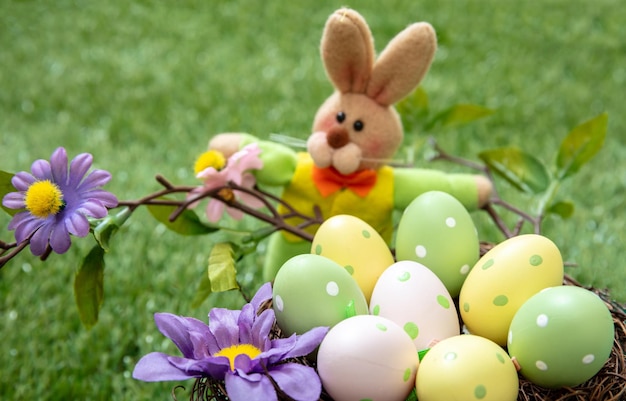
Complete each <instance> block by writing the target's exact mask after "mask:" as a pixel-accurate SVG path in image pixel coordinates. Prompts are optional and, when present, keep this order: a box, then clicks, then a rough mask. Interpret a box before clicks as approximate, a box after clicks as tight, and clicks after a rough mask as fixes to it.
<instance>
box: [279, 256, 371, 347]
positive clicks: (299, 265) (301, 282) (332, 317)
mask: <svg viewBox="0 0 626 401" xmlns="http://www.w3.org/2000/svg"><path fill="white" fill-rule="evenodd" d="M272 308H273V309H274V312H275V314H276V322H277V323H278V326H279V327H280V328H281V330H282V331H283V334H284V335H286V336H289V335H291V334H293V333H298V334H302V333H304V332H306V331H308V330H310V329H312V328H314V327H318V326H328V327H332V326H334V325H335V324H337V323H338V322H340V321H342V320H344V319H346V318H348V317H350V316H354V315H363V314H367V313H368V308H367V302H366V301H365V296H364V295H363V291H361V289H360V288H359V286H358V284H357V283H356V281H355V280H354V279H353V278H352V277H351V276H350V274H349V273H348V272H347V271H346V270H345V269H344V268H343V267H342V266H340V265H339V264H337V263H336V262H334V261H332V260H330V259H328V258H326V257H324V256H320V255H314V254H302V255H297V256H294V257H292V258H291V259H289V260H287V261H286V262H285V263H284V264H283V265H282V266H281V268H280V270H278V273H277V274H276V278H275V280H274V285H273V294H272Z"/></svg>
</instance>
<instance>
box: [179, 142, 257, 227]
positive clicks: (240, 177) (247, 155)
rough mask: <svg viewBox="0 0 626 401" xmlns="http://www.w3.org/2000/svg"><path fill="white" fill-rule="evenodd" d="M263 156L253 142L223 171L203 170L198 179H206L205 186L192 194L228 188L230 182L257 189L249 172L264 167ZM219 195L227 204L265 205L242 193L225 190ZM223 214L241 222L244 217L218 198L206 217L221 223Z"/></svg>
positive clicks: (210, 168)
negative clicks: (231, 201) (235, 202)
mask: <svg viewBox="0 0 626 401" xmlns="http://www.w3.org/2000/svg"><path fill="white" fill-rule="evenodd" d="M260 153H261V149H259V146H258V145H257V144H256V143H251V144H249V145H246V146H245V147H244V148H242V149H241V150H240V151H239V152H237V153H235V154H233V155H232V156H230V157H229V158H228V160H227V161H226V166H225V167H224V168H223V169H221V170H216V169H215V168H214V167H207V168H205V169H204V170H202V171H200V172H199V173H198V174H197V175H196V177H198V178H200V179H202V180H204V185H203V186H202V187H199V188H197V189H195V190H193V191H191V195H195V194H199V193H203V192H206V191H210V190H213V189H216V188H220V187H226V186H228V183H229V182H233V183H235V184H237V185H240V186H242V187H244V188H249V189H252V188H254V185H255V184H256V178H255V177H254V175H252V173H250V170H258V169H260V168H262V167H263V162H262V161H261V159H260V158H259V154H260ZM219 195H220V196H221V197H222V198H223V199H225V200H227V201H230V200H237V201H239V202H241V203H243V204H245V205H247V206H250V207H253V208H255V209H258V208H261V207H263V202H261V201H260V200H259V199H258V198H256V197H254V196H253V195H250V194H248V193H245V192H242V191H236V190H231V189H229V188H224V189H223V190H221V191H220V192H219ZM224 211H226V213H228V214H229V215H230V216H231V217H232V218H234V219H236V220H239V219H241V218H242V217H243V215H244V213H243V212H242V211H241V210H239V209H236V208H233V207H230V206H228V205H227V204H226V203H225V202H224V201H222V200H220V199H216V198H213V199H211V200H210V201H209V203H208V205H207V207H206V215H207V218H208V219H209V221H211V222H216V221H218V220H220V218H221V217H222V215H223V214H224Z"/></svg>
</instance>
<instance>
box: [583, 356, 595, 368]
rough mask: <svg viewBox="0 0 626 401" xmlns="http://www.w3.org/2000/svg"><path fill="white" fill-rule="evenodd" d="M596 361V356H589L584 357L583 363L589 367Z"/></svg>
mask: <svg viewBox="0 0 626 401" xmlns="http://www.w3.org/2000/svg"><path fill="white" fill-rule="evenodd" d="M595 359H596V356H595V355H594V354H587V355H585V356H584V357H583V363H584V364H585V365H589V364H590V363H591V362H593V361H594V360H595Z"/></svg>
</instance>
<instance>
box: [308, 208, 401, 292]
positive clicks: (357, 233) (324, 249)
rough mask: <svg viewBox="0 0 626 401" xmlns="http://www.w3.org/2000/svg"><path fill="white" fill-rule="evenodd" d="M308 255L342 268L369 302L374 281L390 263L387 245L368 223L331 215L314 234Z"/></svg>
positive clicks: (391, 257) (357, 219)
mask: <svg viewBox="0 0 626 401" xmlns="http://www.w3.org/2000/svg"><path fill="white" fill-rule="evenodd" d="M311 253H314V254H316V255H321V256H325V257H327V258H329V259H332V260H334V261H335V262H337V263H339V264H340V265H341V266H343V267H344V268H345V269H346V271H347V272H348V273H350V275H352V277H354V279H355V280H356V282H357V283H358V285H359V287H361V290H362V291H363V294H364V295H365V299H366V300H367V301H369V299H370V296H371V294H372V290H373V288H374V285H375V284H376V280H378V277H379V276H380V275H381V273H382V272H383V271H384V270H385V269H386V268H387V267H389V266H390V265H391V264H392V263H393V262H394V259H393V255H392V254H391V250H390V249H389V246H388V245H387V243H386V242H385V241H384V240H383V238H382V237H381V236H380V235H379V234H378V232H376V230H374V229H373V228H372V227H371V226H370V225H369V224H367V223H366V222H364V221H363V220H361V219H359V218H358V217H355V216H350V215H346V214H342V215H337V216H333V217H331V218H329V219H327V220H326V221H324V223H322V225H320V227H319V229H318V230H317V232H316V233H315V237H314V238H313V243H312V244H311Z"/></svg>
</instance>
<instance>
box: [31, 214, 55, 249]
mask: <svg viewBox="0 0 626 401" xmlns="http://www.w3.org/2000/svg"><path fill="white" fill-rule="evenodd" d="M51 231H52V224H50V223H48V222H45V223H44V224H42V225H41V226H40V227H39V229H38V230H37V231H35V233H34V234H33V236H32V237H31V239H30V251H31V253H32V254H33V255H35V256H41V255H43V253H44V252H45V251H46V249H47V248H48V242H49V239H50V232H51Z"/></svg>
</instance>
